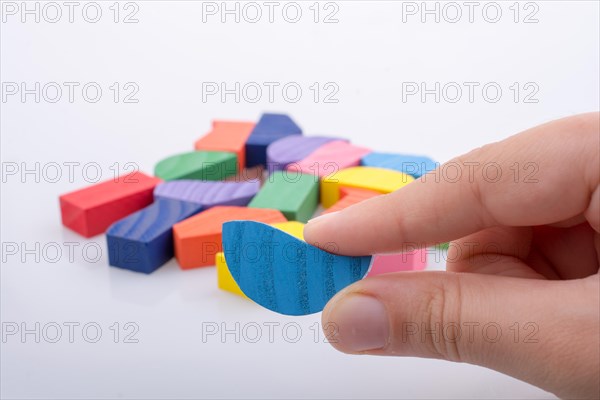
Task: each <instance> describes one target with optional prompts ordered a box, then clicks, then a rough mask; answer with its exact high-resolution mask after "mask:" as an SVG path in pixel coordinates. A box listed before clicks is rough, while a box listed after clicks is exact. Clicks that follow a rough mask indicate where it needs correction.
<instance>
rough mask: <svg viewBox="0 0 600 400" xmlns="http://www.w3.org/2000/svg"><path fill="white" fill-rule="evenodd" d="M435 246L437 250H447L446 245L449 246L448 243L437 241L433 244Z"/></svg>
mask: <svg viewBox="0 0 600 400" xmlns="http://www.w3.org/2000/svg"><path fill="white" fill-rule="evenodd" d="M435 247H437V248H438V249H439V250H448V247H450V243H449V242H446V243H438V244H436V245H435Z"/></svg>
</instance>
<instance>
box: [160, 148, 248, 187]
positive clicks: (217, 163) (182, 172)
mask: <svg viewBox="0 0 600 400" xmlns="http://www.w3.org/2000/svg"><path fill="white" fill-rule="evenodd" d="M236 173H237V156H236V155H235V153H231V152H225V151H192V152H188V153H181V154H176V155H174V156H171V157H168V158H165V159H163V160H162V161H160V162H159V163H158V164H156V166H155V167H154V175H156V176H157V177H159V178H161V179H164V180H165V181H172V180H175V179H199V180H203V181H220V180H222V179H225V178H227V177H228V176H231V175H235V174H236Z"/></svg>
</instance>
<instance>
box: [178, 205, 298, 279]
mask: <svg viewBox="0 0 600 400" xmlns="http://www.w3.org/2000/svg"><path fill="white" fill-rule="evenodd" d="M234 220H244V221H248V220H250V221H258V222H264V223H265V224H271V223H275V222H286V221H287V219H285V217H284V216H283V214H282V213H281V212H280V211H278V210H272V209H266V208H247V207H235V206H217V207H213V208H210V209H208V210H206V211H203V212H201V213H200V214H197V215H195V216H193V217H191V218H188V219H186V220H183V221H181V222H179V223H177V224H175V225H174V226H173V238H174V242H175V257H176V258H177V262H178V263H179V266H180V267H181V268H182V269H190V268H196V267H205V266H209V265H214V264H215V255H216V254H217V253H219V252H221V251H223V246H222V243H221V242H222V240H221V229H222V226H223V223H224V222H229V221H234Z"/></svg>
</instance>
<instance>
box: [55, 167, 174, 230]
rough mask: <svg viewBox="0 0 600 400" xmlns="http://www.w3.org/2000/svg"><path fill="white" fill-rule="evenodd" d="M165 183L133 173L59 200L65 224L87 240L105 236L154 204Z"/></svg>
mask: <svg viewBox="0 0 600 400" xmlns="http://www.w3.org/2000/svg"><path fill="white" fill-rule="evenodd" d="M161 182H162V180H161V179H158V178H155V177H152V176H148V175H146V174H144V173H142V172H138V171H136V172H132V173H130V174H127V175H123V176H120V177H118V178H116V179H110V180H107V181H104V182H100V183H97V184H95V185H93V186H89V187H86V188H84V189H80V190H76V191H74V192H70V193H67V194H63V195H62V196H60V197H59V201H60V211H61V217H62V223H63V225H64V226H66V227H67V228H70V229H72V230H74V231H75V232H77V233H79V234H80V235H82V236H85V237H92V236H95V235H98V234H100V233H103V232H105V231H106V229H107V228H108V227H109V226H110V225H111V224H112V223H113V222H116V221H118V220H120V219H121V218H124V217H126V216H128V215H129V214H131V213H133V212H135V211H138V210H140V209H142V208H144V207H146V206H148V205H149V204H151V203H152V201H153V195H152V192H153V190H154V187H155V186H156V185H157V184H159V183H161Z"/></svg>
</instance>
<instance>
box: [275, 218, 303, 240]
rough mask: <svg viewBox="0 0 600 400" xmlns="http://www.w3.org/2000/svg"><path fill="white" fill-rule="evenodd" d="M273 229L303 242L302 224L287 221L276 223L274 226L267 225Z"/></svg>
mask: <svg viewBox="0 0 600 400" xmlns="http://www.w3.org/2000/svg"><path fill="white" fill-rule="evenodd" d="M269 225H271V226H272V227H273V228H277V229H279V230H282V231H284V232H285V233H287V234H289V235H292V236H293V237H295V238H298V239H300V240H304V224H303V223H302V222H298V221H287V222H277V223H275V224H269Z"/></svg>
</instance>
